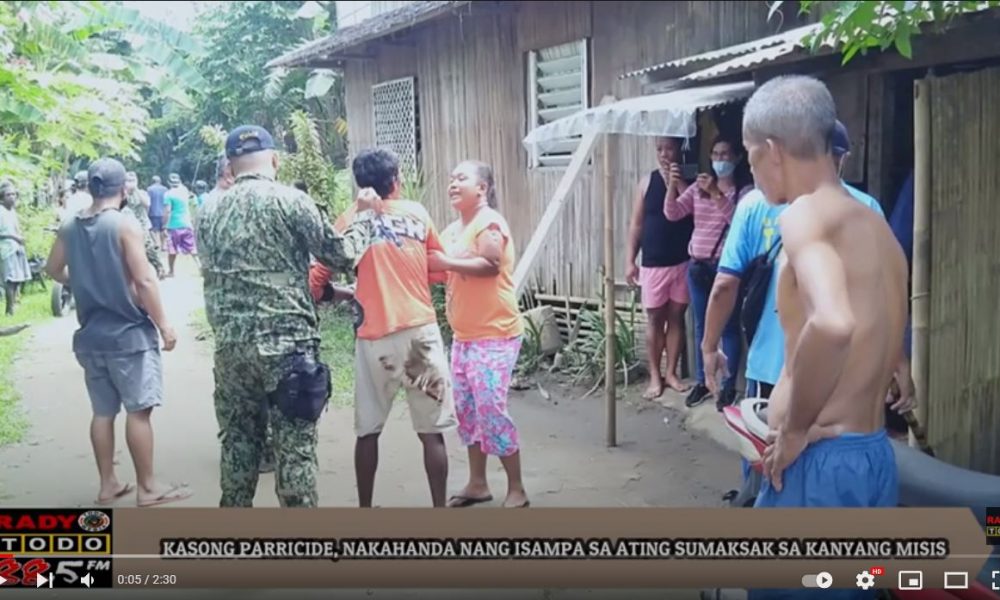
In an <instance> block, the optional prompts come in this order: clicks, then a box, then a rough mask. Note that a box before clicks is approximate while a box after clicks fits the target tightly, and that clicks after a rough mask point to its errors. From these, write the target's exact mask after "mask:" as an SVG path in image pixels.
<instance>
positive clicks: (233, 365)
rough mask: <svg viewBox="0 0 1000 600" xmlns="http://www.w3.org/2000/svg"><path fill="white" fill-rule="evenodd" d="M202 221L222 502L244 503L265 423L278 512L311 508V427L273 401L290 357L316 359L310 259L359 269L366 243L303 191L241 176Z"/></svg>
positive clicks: (360, 232)
mask: <svg viewBox="0 0 1000 600" xmlns="http://www.w3.org/2000/svg"><path fill="white" fill-rule="evenodd" d="M214 200H216V201H215V202H213V204H212V205H211V206H210V208H209V210H206V211H203V214H201V215H200V218H199V219H198V221H199V228H200V231H201V237H202V240H201V243H202V261H203V262H202V271H203V274H204V290H205V309H206V315H207V317H208V322H209V324H210V325H211V327H212V330H213V332H214V334H215V344H216V348H215V412H216V418H217V419H218V421H219V427H220V433H219V437H220V439H221V442H222V459H221V487H222V500H221V502H220V506H223V507H227V506H238V507H249V506H252V505H253V498H254V495H255V492H256V490H257V481H258V477H259V472H258V469H259V466H260V463H261V458H262V456H261V455H262V452H263V451H264V445H265V436H266V430H267V428H268V423H270V426H271V429H272V433H273V437H274V451H275V458H276V474H275V487H276V490H275V491H276V493H277V495H278V500H279V502H280V503H281V505H282V506H316V504H317V493H316V472H317V470H318V465H317V459H316V439H317V434H316V429H317V427H316V423H315V422H310V421H306V420H304V419H299V418H293V417H289V416H286V415H285V414H284V413H283V412H282V411H281V410H280V409H278V408H277V406H275V405H274V403H273V402H272V401H271V400H270V398H271V394H272V393H273V392H274V391H275V390H276V389H277V387H278V383H279V382H280V381H281V380H282V379H283V378H284V377H285V376H286V374H287V373H288V369H289V368H290V367H289V364H290V362H291V360H290V359H291V358H292V357H293V356H294V355H295V353H296V352H299V353H303V354H305V355H309V356H313V357H315V358H318V351H319V330H318V325H319V316H318V314H317V312H316V306H315V304H314V303H313V300H312V296H311V295H310V293H309V286H308V282H307V274H308V270H309V261H310V255H315V256H316V257H317V258H318V259H319V260H321V261H322V262H324V263H325V264H327V265H328V266H329V267H330V268H332V269H335V270H338V271H345V270H349V269H352V268H354V267H355V266H356V264H357V261H358V260H359V259H360V257H361V254H362V253H363V252H364V249H365V248H366V247H367V244H368V243H369V240H370V239H371V230H372V229H371V221H369V220H365V219H360V220H357V221H356V222H355V225H353V226H352V227H350V228H349V229H348V230H347V231H345V232H344V234H343V237H341V236H340V235H338V234H337V233H336V232H335V231H334V229H333V227H332V226H331V225H330V224H329V223H328V222H327V221H326V220H324V219H323V218H322V216H321V215H320V213H319V211H318V210H317V209H316V204H315V202H313V200H312V199H311V198H310V197H309V196H307V195H306V194H304V193H302V192H300V191H298V190H296V189H294V188H291V187H288V186H285V185H281V184H279V183H275V182H274V181H273V180H271V179H268V178H266V177H264V176H262V175H254V174H249V175H247V174H245V175H241V176H240V177H238V178H237V179H236V183H235V184H234V185H233V187H232V188H230V189H229V190H227V191H226V192H225V193H223V194H222V195H220V196H219V197H218V198H217V199H214Z"/></svg>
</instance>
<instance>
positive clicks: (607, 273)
mask: <svg viewBox="0 0 1000 600" xmlns="http://www.w3.org/2000/svg"><path fill="white" fill-rule="evenodd" d="M604 332H605V336H606V339H605V341H604V344H605V348H604V393H605V402H606V405H605V410H606V420H607V423H606V425H607V443H608V446H609V447H614V446H617V445H618V439H617V438H618V435H617V434H618V414H617V411H618V398H617V391H616V389H615V388H616V385H615V383H616V382H615V371H616V370H617V369H616V367H617V364H618V357H617V356H616V353H615V337H616V336H615V203H614V181H613V179H612V174H611V135H610V134H607V133H606V134H604Z"/></svg>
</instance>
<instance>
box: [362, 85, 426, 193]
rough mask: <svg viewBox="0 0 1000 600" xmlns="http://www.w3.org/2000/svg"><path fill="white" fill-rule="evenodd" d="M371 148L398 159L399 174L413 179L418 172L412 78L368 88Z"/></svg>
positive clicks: (416, 112) (417, 138)
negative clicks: (370, 115) (371, 122)
mask: <svg viewBox="0 0 1000 600" xmlns="http://www.w3.org/2000/svg"><path fill="white" fill-rule="evenodd" d="M372 106H373V111H374V114H373V120H374V121H373V122H374V125H375V145H376V146H377V147H379V148H388V149H390V150H392V151H393V152H395V153H396V154H397V155H398V156H399V165H400V170H401V171H402V172H403V174H404V175H407V174H408V175H413V174H415V173H417V171H418V169H419V168H420V121H419V115H418V111H417V94H416V85H415V80H414V78H413V77H406V78H403V79H395V80H393V81H386V82H383V83H379V84H377V85H374V86H372Z"/></svg>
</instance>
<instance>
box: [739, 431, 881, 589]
mask: <svg viewBox="0 0 1000 600" xmlns="http://www.w3.org/2000/svg"><path fill="white" fill-rule="evenodd" d="M782 483H783V484H784V488H783V489H782V491H781V492H776V491H775V490H774V488H773V487H771V484H770V483H769V482H768V481H767V480H764V483H763V486H762V487H761V490H760V494H759V495H758V496H757V503H756V504H755V505H754V507H755V508H808V507H812V508H888V507H896V506H897V505H898V504H899V475H898V473H897V471H896V454H895V452H894V451H893V449H892V444H891V443H890V442H889V436H888V435H887V434H886V432H885V430H884V429H883V430H880V431H878V432H877V433H871V434H859V433H848V434H844V435H842V436H839V437H835V438H831V439H828V440H822V441H819V442H817V443H815V444H812V445H810V446H808V447H807V448H806V450H805V452H803V453H802V455H801V456H799V458H798V459H797V460H796V461H795V462H794V463H792V464H791V466H789V467H788V468H787V469H785V472H784V474H783V475H782ZM848 583H850V584H853V583H854V582H853V581H852V582H848ZM876 596H877V591H876V590H868V591H867V592H866V591H863V590H860V589H857V588H855V589H830V590H817V589H797V590H748V594H747V599H748V600H757V599H765V598H766V599H768V600H770V599H772V598H779V599H781V598H787V599H795V600H806V599H810V598H817V599H823V600H833V599H836V600H861V599H870V598H875V597H876Z"/></svg>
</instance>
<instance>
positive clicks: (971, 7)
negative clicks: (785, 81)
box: [769, 0, 1000, 64]
mask: <svg viewBox="0 0 1000 600" xmlns="http://www.w3.org/2000/svg"><path fill="white" fill-rule="evenodd" d="M782 4H784V2H781V1H780V0H779V1H775V2H771V3H770V12H769V16H774V15H775V14H776V13H777V12H778V10H779V9H780V8H781V5H782ZM826 4H830V3H823V2H817V1H816V0H802V1H801V2H799V5H800V7H801V11H802V12H803V13H809V12H812V11H815V10H820V9H821V8H824V6H823V5H826ZM997 7H1000V0H989V1H983V0H978V1H976V0H972V1H970V0H961V1H959V0H947V1H940V0H935V1H923V2H916V1H910V0H908V1H895V0H893V1H889V0H880V1H850V2H837V3H836V4H835V6H833V8H832V10H830V11H829V12H826V13H825V14H824V15H823V17H822V24H823V27H822V28H821V30H820V31H819V32H818V33H816V34H814V35H812V36H810V37H809V38H808V39H806V40H805V42H806V43H807V44H808V45H809V46H810V47H811V48H812V49H813V50H818V49H819V48H821V47H823V46H828V47H834V48H837V47H839V48H840V49H841V51H842V53H843V64H847V62H849V61H850V60H851V59H852V58H854V57H855V56H856V55H857V54H858V53H861V54H865V53H867V52H868V51H869V50H873V49H878V50H888V49H889V48H895V49H896V51H897V52H899V53H900V54H901V55H903V56H905V57H906V58H912V56H913V48H912V43H911V42H912V38H913V36H915V35H918V34H919V33H920V32H921V30H922V28H923V27H925V26H930V27H931V28H943V27H946V26H947V25H948V23H949V22H950V21H951V20H952V19H954V18H955V17H957V16H959V15H963V14H966V13H971V12H979V11H982V10H987V9H995V8H997Z"/></svg>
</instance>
